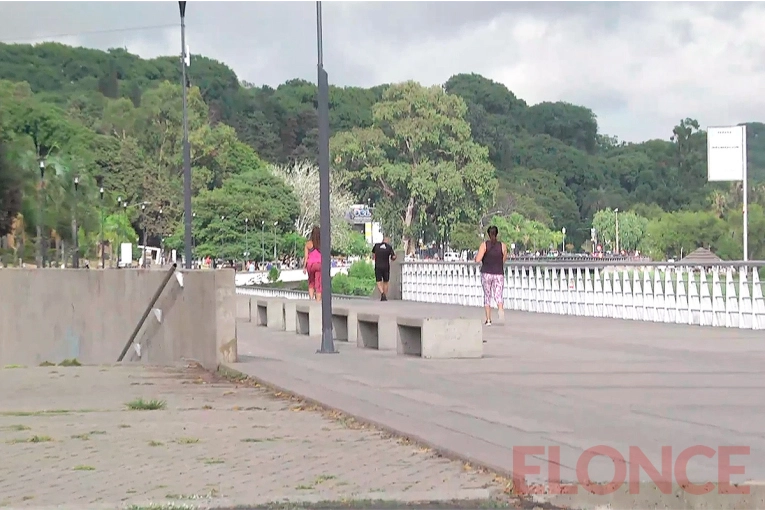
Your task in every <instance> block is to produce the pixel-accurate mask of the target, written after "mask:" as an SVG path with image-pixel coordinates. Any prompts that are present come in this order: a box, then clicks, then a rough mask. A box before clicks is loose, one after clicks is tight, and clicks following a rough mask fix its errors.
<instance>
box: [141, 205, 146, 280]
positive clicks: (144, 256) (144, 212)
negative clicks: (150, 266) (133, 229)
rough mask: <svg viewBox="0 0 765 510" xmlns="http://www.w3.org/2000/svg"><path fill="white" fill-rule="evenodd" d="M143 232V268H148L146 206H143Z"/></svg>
mask: <svg viewBox="0 0 765 510" xmlns="http://www.w3.org/2000/svg"><path fill="white" fill-rule="evenodd" d="M141 230H142V231H143V232H142V233H143V245H142V246H141V250H143V251H142V254H141V267H143V268H146V204H141Z"/></svg>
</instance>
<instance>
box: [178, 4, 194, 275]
mask: <svg viewBox="0 0 765 510" xmlns="http://www.w3.org/2000/svg"><path fill="white" fill-rule="evenodd" d="M178 7H179V8H180V12H181V69H182V73H181V74H182V78H181V79H182V80H183V83H182V84H181V87H182V89H183V211H184V216H183V219H184V229H183V241H184V250H183V253H184V259H185V262H186V269H191V257H192V255H191V147H190V146H189V113H188V105H187V98H186V94H187V90H186V88H187V87H186V85H187V81H186V58H187V55H186V2H178Z"/></svg>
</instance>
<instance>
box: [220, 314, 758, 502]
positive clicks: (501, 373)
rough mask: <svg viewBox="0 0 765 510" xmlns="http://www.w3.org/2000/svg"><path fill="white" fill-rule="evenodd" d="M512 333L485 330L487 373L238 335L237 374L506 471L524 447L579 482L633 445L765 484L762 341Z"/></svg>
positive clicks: (310, 342)
mask: <svg viewBox="0 0 765 510" xmlns="http://www.w3.org/2000/svg"><path fill="white" fill-rule="evenodd" d="M374 306H376V307H378V308H377V309H378V310H381V307H389V308H390V310H391V311H395V310H401V309H404V308H405V309H407V310H409V311H413V310H417V311H418V312H421V313H439V314H443V313H448V314H451V315H462V316H470V315H475V316H480V315H481V313H482V311H481V310H480V309H476V308H467V307H456V306H455V307H444V306H443V305H428V304H419V303H403V302H388V303H376V304H374ZM506 322H507V323H506V324H505V325H498V324H497V323H495V324H494V325H493V326H492V327H491V328H487V329H486V336H485V337H486V338H487V339H488V343H487V344H485V356H484V358H483V359H479V360H422V359H419V358H411V357H403V356H397V355H396V354H395V352H379V351H369V350H363V349H358V348H357V347H356V346H355V345H353V346H352V345H348V344H345V343H342V342H336V347H338V349H339V351H340V353H339V354H337V355H319V354H316V353H315V351H316V349H317V348H318V347H319V344H320V339H318V338H310V339H309V338H308V337H298V336H296V335H293V334H288V333H281V332H273V331H271V330H266V329H264V328H258V327H257V326H254V325H253V324H249V323H239V324H238V328H239V329H238V332H239V333H238V336H239V353H240V360H241V362H240V363H238V364H235V365H233V366H232V368H235V369H237V370H240V371H242V372H244V373H247V374H250V375H252V376H255V377H257V378H259V379H261V380H263V381H266V382H268V383H270V384H273V385H276V386H278V387H281V388H284V389H286V390H289V391H291V392H294V393H297V394H299V395H303V396H305V397H307V398H311V399H314V400H316V401H319V402H321V403H323V404H325V405H328V406H331V407H334V408H337V409H340V410H342V411H345V412H347V413H350V414H352V415H354V416H358V417H361V418H364V419H367V420H370V421H372V422H375V423H378V424H380V425H382V426H385V427H388V428H390V429H393V430H396V431H398V432H400V433H402V434H404V435H407V436H410V437H413V438H415V439H418V440H420V441H422V442H424V443H427V444H429V445H432V446H434V447H437V448H440V449H442V450H445V451H449V452H452V453H454V454H456V455H459V456H460V457H463V458H467V459H473V460H474V461H476V462H479V463H481V464H483V465H486V466H490V467H492V468H494V469H497V470H499V471H502V472H512V470H513V447H514V446H516V447H517V446H545V447H549V446H559V447H560V451H561V464H562V465H563V468H562V469H561V475H562V479H563V480H564V481H565V480H572V481H573V480H576V475H575V466H576V462H577V459H578V458H579V456H580V454H581V453H582V452H583V451H584V450H585V449H587V448H590V447H594V446H597V445H607V446H610V447H613V448H615V449H616V450H618V451H619V452H620V453H621V454H622V455H623V456H624V457H625V458H627V457H628V452H629V447H630V446H637V447H639V448H640V449H641V450H642V451H643V452H644V453H645V454H646V456H647V457H648V458H649V460H650V461H652V462H653V463H654V465H656V466H657V467H659V469H660V466H661V462H660V459H661V457H660V450H661V447H662V446H672V448H673V454H672V455H673V458H675V457H676V456H677V454H678V452H679V451H680V450H682V449H683V448H686V447H689V446H692V445H704V446H709V447H711V448H713V449H715V450H717V448H718V447H719V446H723V445H743V446H749V447H750V448H751V453H750V455H749V456H748V457H747V456H737V457H733V459H732V464H733V465H742V464H743V465H744V466H745V469H746V472H745V475H742V476H739V475H734V476H733V477H732V481H733V482H744V481H747V480H764V479H765V462H764V459H765V457H763V454H764V453H765V435H764V434H763V432H762V424H763V423H765V392H763V389H765V380H763V377H762V374H763V367H764V366H765V338H763V337H762V333H757V332H752V331H743V330H733V329H722V328H714V329H713V328H701V327H697V326H681V325H667V324H654V323H645V322H637V321H635V322H633V321H624V320H612V319H593V318H579V317H566V316H557V315H541V314H532V313H523V312H515V313H509V314H508V316H507V321H506ZM546 451H547V450H546ZM546 460H547V459H546V457H545V456H544V455H541V456H537V458H536V459H534V457H532V456H529V457H528V460H527V464H530V465H537V466H541V473H540V474H539V475H538V476H536V477H535V476H529V480H530V481H544V480H545V479H546V478H547V469H546ZM600 461H603V462H600ZM613 469H614V468H613V463H611V462H606V461H604V460H603V459H595V460H593V462H592V463H591V465H590V470H589V473H590V476H591V478H592V479H593V480H595V481H606V480H610V479H611V475H612V474H613ZM717 472H718V469H717V458H716V457H715V458H712V459H705V458H703V457H695V458H694V459H693V460H691V462H690V463H689V465H688V474H689V477H690V480H691V481H692V482H696V481H698V480H702V481H710V480H711V481H717ZM641 478H642V479H643V480H645V479H646V477H645V476H642V477H641ZM721 497H723V496H721ZM727 497H728V498H730V497H733V496H727ZM707 502H709V500H707ZM719 504H720V505H722V503H719ZM715 505H718V503H715ZM723 506H728V505H727V504H726V505H722V506H719V505H718V507H723ZM751 508H753V507H751Z"/></svg>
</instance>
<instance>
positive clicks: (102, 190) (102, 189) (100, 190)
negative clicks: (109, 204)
mask: <svg viewBox="0 0 765 510" xmlns="http://www.w3.org/2000/svg"><path fill="white" fill-rule="evenodd" d="M98 192H99V193H100V194H101V198H104V188H103V187H101V189H99V190H98Z"/></svg>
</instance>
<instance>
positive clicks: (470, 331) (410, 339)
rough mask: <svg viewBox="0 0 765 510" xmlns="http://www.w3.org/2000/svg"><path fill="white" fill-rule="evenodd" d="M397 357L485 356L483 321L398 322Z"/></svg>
mask: <svg viewBox="0 0 765 510" xmlns="http://www.w3.org/2000/svg"><path fill="white" fill-rule="evenodd" d="M397 329H398V342H397V347H396V352H397V353H398V354H404V355H410V356H421V357H423V358H432V359H450V358H481V357H483V326H482V324H481V320H480V319H432V318H424V319H421V318H407V317H399V318H398V319H397Z"/></svg>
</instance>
